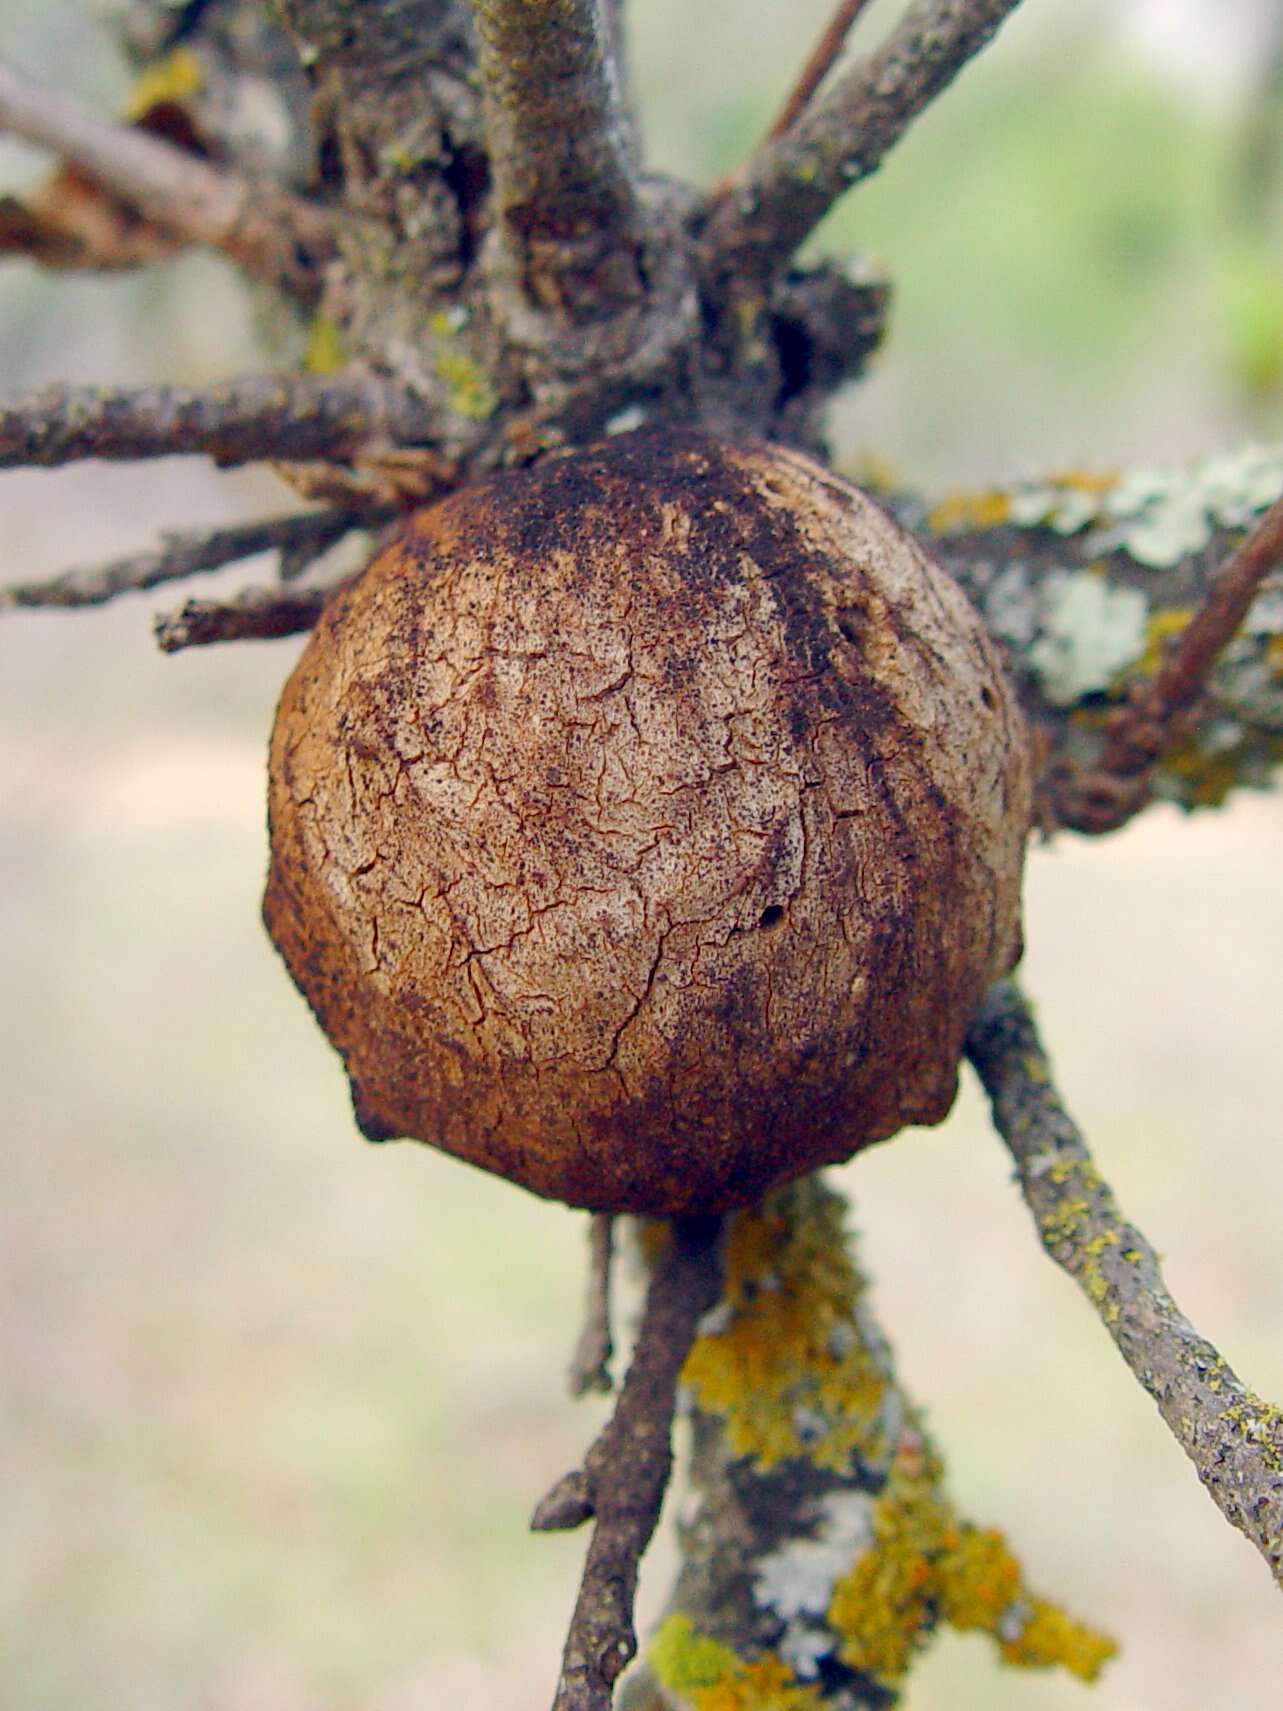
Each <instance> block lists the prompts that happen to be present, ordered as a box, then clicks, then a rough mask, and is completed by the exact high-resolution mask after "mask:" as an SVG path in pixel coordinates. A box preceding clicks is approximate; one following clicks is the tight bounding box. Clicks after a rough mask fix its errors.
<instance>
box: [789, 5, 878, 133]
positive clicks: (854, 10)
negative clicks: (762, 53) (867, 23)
mask: <svg viewBox="0 0 1283 1711" xmlns="http://www.w3.org/2000/svg"><path fill="white" fill-rule="evenodd" d="M868 3H869V0H839V4H838V7H837V10H836V11H835V12H834V14H833V16H832V17H831V18H830V19H829V21H828V24H827V25H826V27H825V29H824V32H823V34H822V35H821V36H820V39H819V41H818V42H816V44H815V46H814V48H812V50H811V55H810V58H809V59H808V60H807V62H806V64H805V65H804V66H803V67H802V69H801V71H800V72H799V73H798V75H797V78H796V80H795V82H794V84H793V87H792V89H790V90H789V92H788V95H787V96H786V97H785V99H784V104H783V105H782V106H781V108H780V110H779V112H778V113H777V114H776V115H775V119H774V122H773V123H772V125H771V128H770V129H769V130H768V131H767V133H766V141H767V142H768V143H773V142H775V141H776V140H777V139H778V138H780V137H782V136H784V135H785V133H786V132H788V131H791V130H792V128H793V126H794V125H795V124H796V122H797V121H798V119H800V118H801V116H802V114H803V113H804V112H805V111H806V109H807V107H809V106H810V104H811V97H812V96H813V95H814V94H815V92H816V90H817V89H818V88H819V87H820V85H821V83H823V82H824V79H825V78H826V77H827V76H828V75H829V73H830V72H831V71H832V69H833V67H834V66H835V65H836V64H837V61H838V58H839V56H840V54H841V52H842V49H843V48H844V47H845V46H846V38H847V37H848V36H849V35H850V33H851V30H852V29H853V27H854V25H855V22H856V19H857V18H858V17H859V16H860V13H861V12H863V11H864V9H865V7H866V6H867V5H868Z"/></svg>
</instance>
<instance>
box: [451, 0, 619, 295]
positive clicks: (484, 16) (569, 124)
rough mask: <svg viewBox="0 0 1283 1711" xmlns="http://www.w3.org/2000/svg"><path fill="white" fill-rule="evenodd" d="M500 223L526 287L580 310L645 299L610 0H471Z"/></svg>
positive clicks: (528, 290) (528, 291)
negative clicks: (606, 11) (602, 0)
mask: <svg viewBox="0 0 1283 1711" xmlns="http://www.w3.org/2000/svg"><path fill="white" fill-rule="evenodd" d="M471 3H472V11H473V16H474V17H475V19H476V24H477V63H478V67H479V69H480V73H481V80H482V90H483V93H484V98H485V112H486V128H487V132H488V136H489V148H490V168H491V173H492V175H493V183H494V196H495V207H496V211H497V214H498V218H499V222H500V226H501V230H502V232H503V234H504V238H505V241H506V243H507V247H508V249H509V251H510V253H511V254H512V255H513V257H514V258H515V261H516V266H517V272H518V275H519V278H520V281H521V285H522V287H523V289H524V291H525V293H526V295H527V296H528V297H529V298H530V299H531V300H532V301H534V302H535V303H536V304H538V305H540V306H541V307H543V308H545V309H551V310H554V311H557V312H563V313H565V314H567V315H569V316H570V317H571V318H579V317H581V316H586V317H589V318H591V317H592V316H593V315H596V314H599V313H601V312H602V311H603V310H608V309H611V308H617V307H619V306H620V305H621V304H626V303H630V302H633V301H635V300H637V299H638V298H639V297H640V296H641V295H642V281H641V278H640V275H639V272H638V260H639V255H638V252H639V246H640V244H641V235H642V230H641V216H640V208H639V203H638V198H637V187H636V184H635V182H634V178H633V169H632V163H631V159H630V149H629V142H628V134H629V133H628V127H627V124H626V114H625V112H624V108H623V103H622V99H621V95H620V90H619V86H618V82H617V80H616V78H615V77H614V75H613V73H612V70H611V64H610V60H609V54H608V48H609V39H610V32H609V30H608V28H607V26H606V21H605V19H604V17H603V14H602V10H601V5H600V4H599V0H543V3H541V4H540V5H537V6H532V5H531V4H530V3H529V0H471Z"/></svg>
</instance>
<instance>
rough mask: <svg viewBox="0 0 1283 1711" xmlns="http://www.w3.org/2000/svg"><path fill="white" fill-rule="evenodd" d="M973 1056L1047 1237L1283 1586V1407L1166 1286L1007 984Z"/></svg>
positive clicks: (992, 996) (983, 1015) (993, 995)
mask: <svg viewBox="0 0 1283 1711" xmlns="http://www.w3.org/2000/svg"><path fill="white" fill-rule="evenodd" d="M967 1053H968V1056H969V1057H970V1058H971V1061H972V1063H973V1064H974V1065H975V1067H976V1070H977V1072H978V1073H979V1076H980V1079H981V1081H982V1082H983V1083H984V1087H985V1091H986V1092H987V1093H988V1095H989V1098H990V1100H991V1101H992V1103H993V1114H994V1122H995V1124H996V1126H997V1129H998V1132H999V1134H1000V1135H1001V1136H1002V1138H1003V1140H1004V1141H1006V1143H1007V1146H1008V1147H1009V1148H1010V1150H1011V1154H1012V1157H1013V1158H1014V1159H1015V1161H1016V1169H1017V1172H1018V1176H1019V1182H1020V1188H1021V1192H1022V1193H1023V1194H1024V1197H1025V1199H1026V1201H1027V1202H1028V1204H1029V1207H1030V1210H1031V1211H1032V1212H1033V1215H1034V1219H1035V1221H1036V1223H1037V1225H1038V1232H1039V1235H1040V1236H1041V1237H1042V1242H1043V1246H1044V1247H1045V1248H1046V1249H1047V1252H1048V1253H1049V1254H1050V1255H1051V1257H1052V1258H1053V1259H1054V1260H1055V1261H1056V1263H1057V1264H1058V1265H1060V1266H1063V1267H1064V1269H1065V1270H1066V1271H1067V1272H1068V1273H1069V1274H1070V1276H1071V1277H1073V1278H1074V1279H1075V1281H1076V1282H1077V1283H1078V1284H1079V1285H1080V1287H1081V1288H1082V1289H1083V1291H1084V1293H1085V1294H1086V1296H1087V1298H1088V1300H1089V1301H1090V1302H1091V1303H1092V1305H1093V1307H1095V1309H1096V1311H1097V1313H1098V1314H1099V1315H1100V1317H1101V1320H1102V1321H1103V1323H1104V1325H1105V1328H1106V1330H1108V1332H1109V1334H1110V1336H1111V1337H1112V1338H1113V1339H1114V1341H1115V1343H1116V1344H1117V1345H1118V1350H1119V1353H1120V1354H1121V1355H1122V1357H1123V1359H1124V1360H1125V1361H1126V1362H1127V1365H1128V1366H1129V1367H1130V1368H1131V1370H1132V1372H1133V1373H1134V1375H1135V1376H1136V1378H1137V1379H1138V1380H1139V1381H1140V1383H1141V1384H1142V1385H1143V1386H1144V1388H1145V1389H1146V1390H1147V1391H1148V1392H1149V1394H1150V1396H1152V1397H1153V1399H1154V1401H1155V1402H1156V1403H1157V1405H1158V1411H1159V1413H1160V1414H1161V1415H1162V1417H1163V1419H1164V1421H1165V1422H1166V1423H1167V1426H1168V1428H1169V1429H1170V1431H1171V1432H1172V1435H1173V1436H1174V1437H1175V1439H1176V1441H1177V1442H1178V1443H1179V1444H1180V1446H1181V1448H1182V1449H1183V1450H1184V1451H1185V1453H1186V1455H1187V1456H1188V1457H1189V1458H1190V1460H1191V1461H1192V1462H1193V1463H1194V1466H1195V1469H1196V1470H1197V1472H1198V1476H1199V1478H1200V1479H1201V1480H1202V1482H1203V1484H1204V1485H1205V1486H1206V1487H1207V1490H1208V1493H1209V1495H1210V1496H1211V1498H1212V1500H1213V1502H1214V1503H1215V1504H1216V1506H1217V1507H1218V1508H1219V1509H1220V1511H1221V1513H1222V1514H1223V1515H1224V1516H1225V1518H1226V1520H1227V1521H1229V1522H1230V1523H1231V1525H1233V1526H1235V1527H1237V1528H1238V1529H1239V1531H1240V1532H1242V1533H1244V1534H1246V1536H1247V1537H1248V1538H1249V1539H1250V1540H1251V1542H1252V1543H1253V1544H1254V1545H1255V1546H1256V1548H1257V1550H1258V1551H1260V1553H1261V1555H1262V1556H1263V1557H1264V1558H1265V1560H1266V1562H1267V1563H1268V1564H1269V1566H1270V1570H1271V1572H1272V1573H1273V1575H1274V1578H1275V1579H1276V1580H1277V1581H1278V1582H1279V1583H1280V1585H1283V1412H1280V1410H1279V1409H1277V1408H1273V1407H1271V1406H1269V1405H1268V1404H1267V1403H1265V1402H1262V1401H1261V1399H1260V1397H1258V1396H1256V1395H1254V1394H1253V1392H1252V1391H1250V1390H1248V1389H1247V1388H1246V1387H1245V1386H1244V1384H1243V1383H1242V1382H1241V1380H1240V1379H1239V1378H1238V1377H1237V1376H1236V1375H1235V1374H1234V1372H1232V1371H1231V1369H1230V1367H1229V1366H1228V1364H1227V1363H1226V1361H1225V1360H1224V1358H1223V1357H1222V1356H1221V1355H1220V1354H1219V1353H1218V1352H1217V1350H1216V1349H1215V1348H1213V1346H1212V1345H1211V1343H1209V1342H1207V1341H1206V1340H1205V1339H1204V1338H1203V1337H1200V1336H1199V1335H1198V1333H1197V1332H1196V1331H1195V1330H1194V1328H1193V1326H1192V1325H1191V1324H1190V1323H1189V1321H1188V1320H1187V1319H1186V1318H1185V1316H1184V1314H1182V1313H1181V1311H1180V1309H1179V1308H1178V1307H1177V1305H1176V1303H1175V1302H1174V1301H1173V1300H1172V1298H1171V1296H1170V1295H1169V1294H1168V1291H1167V1286H1166V1284H1165V1283H1164V1281H1163V1276H1162V1272H1161V1271H1160V1269H1159V1264H1158V1256H1157V1255H1156V1254H1155V1252H1154V1250H1153V1248H1152V1247H1151V1246H1150V1244H1149V1243H1148V1242H1147V1241H1146V1240H1145V1238H1144V1236H1142V1235H1141V1234H1140V1232H1139V1231H1138V1230H1137V1229H1136V1228H1135V1226H1134V1225H1132V1224H1129V1223H1127V1222H1126V1221H1125V1219H1124V1218H1123V1215H1122V1213H1121V1212H1120V1210H1119V1208H1118V1205H1117V1203H1116V1201H1115V1199H1114V1196H1113V1192H1112V1191H1111V1189H1110V1188H1109V1186H1108V1184H1107V1183H1106V1182H1105V1181H1104V1180H1103V1178H1102V1177H1101V1175H1100V1173H1099V1171H1098V1170H1097V1168H1096V1166H1095V1164H1094V1162H1093V1160H1092V1157H1091V1154H1090V1153H1089V1152H1088V1150H1087V1147H1086V1145H1085V1144H1084V1142H1083V1139H1082V1136H1081V1135H1080V1133H1079V1131H1078V1129H1077V1128H1076V1126H1075V1125H1074V1123H1073V1121H1072V1119H1071V1118H1070V1117H1069V1115H1068V1113H1067V1112H1066V1111H1065V1108H1064V1106H1063V1105H1062V1104H1061V1102H1060V1097H1059V1095H1058V1094H1057V1092H1056V1089H1055V1086H1054V1085H1053V1083H1052V1080H1051V1068H1050V1065H1049V1064H1048V1061H1047V1056H1046V1053H1045V1052H1044V1050H1043V1046H1042V1042H1041V1041H1040V1040H1039V1038H1038V1033H1037V1030H1036V1028H1035V1026H1034V1022H1033V1017H1032V1015H1031V1013H1030V1010H1029V1007H1028V1005H1027V1004H1026V1003H1025V1001H1024V999H1023V998H1022V997H1021V995H1020V993H1019V991H1018V990H1017V988H1016V987H1015V986H1014V985H1013V984H1012V983H1011V982H1009V981H1003V982H1000V983H999V985H997V986H995V987H994V988H993V990H992V991H991V992H990V993H989V995H988V997H987V998H986V999H985V1002H984V1004H983V1005H982V1006H981V1009H980V1013H979V1014H978V1015H977V1017H976V1020H975V1022H974V1024H973V1026H972V1029H971V1033H970V1035H969V1036H968V1040H967Z"/></svg>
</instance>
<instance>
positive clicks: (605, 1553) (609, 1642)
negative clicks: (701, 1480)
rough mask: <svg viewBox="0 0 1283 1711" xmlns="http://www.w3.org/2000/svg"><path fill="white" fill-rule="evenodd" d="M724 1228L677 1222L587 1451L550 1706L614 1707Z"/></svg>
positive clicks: (559, 1710) (706, 1221) (594, 1710)
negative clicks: (581, 1542)
mask: <svg viewBox="0 0 1283 1711" xmlns="http://www.w3.org/2000/svg"><path fill="white" fill-rule="evenodd" d="M720 1232H721V1220H720V1219H717V1218H678V1219H675V1220H674V1221H673V1223H672V1225H671V1227H670V1232H669V1236H668V1245H667V1248H666V1250H665V1252H664V1253H663V1254H662V1255H661V1256H660V1258H659V1259H658V1261H657V1262H656V1265H655V1269H654V1271H653V1273H652V1276H651V1283H650V1289H649V1291H648V1294H647V1298H646V1311H645V1315H644V1317H643V1319H642V1324H641V1330H640V1331H639V1332H638V1334H637V1347H636V1349H635V1351H634V1353H633V1359H632V1365H631V1366H630V1367H629V1369H628V1376H627V1378H626V1379H625V1380H624V1384H623V1389H622V1390H621V1391H620V1393H619V1401H618V1403H617V1404H616V1407H615V1411H614V1414H613V1415H612V1416H611V1418H610V1421H609V1422H608V1424H607V1425H606V1427H605V1429H604V1430H603V1431H602V1433H601V1434H600V1436H599V1437H598V1438H597V1439H596V1441H595V1442H594V1443H593V1445H592V1447H591V1448H590V1450H589V1451H588V1455H587V1457H586V1458H585V1461H584V1466H583V1474H582V1499H583V1502H584V1504H586V1506H587V1512H588V1513H591V1515H592V1516H593V1518H594V1522H595V1525H594V1528H593V1536H592V1543H591V1544H590V1545H589V1547H588V1557H587V1561H586V1562H585V1564H584V1573H583V1580H582V1582H581V1585H580V1589H579V1597H578V1599H577V1600H576V1603H575V1610H574V1615H573V1616H572V1617H571V1621H570V1631H569V1633H568V1635H567V1637H566V1648H565V1652H564V1654H563V1657H562V1666H561V1677H560V1680H559V1682H558V1684H557V1694H556V1698H555V1700H554V1702H553V1711H610V1703H611V1694H612V1690H613V1686H614V1682H615V1680H616V1678H617V1677H618V1675H619V1674H620V1672H621V1671H622V1670H623V1669H624V1667H625V1666H626V1665H627V1664H628V1663H629V1662H630V1661H631V1659H632V1657H633V1654H634V1653H635V1651H636V1649H637V1637H636V1634H635V1633H634V1630H633V1598H634V1595H635V1592H636V1588H637V1569H638V1564H639V1563H640V1562H641V1558H642V1553H643V1552H644V1551H645V1549H646V1546H647V1545H648V1544H649V1543H650V1538H651V1534H652V1533H653V1532H654V1530H655V1523H656V1522H657V1521H658V1519H659V1511H660V1507H661V1505H662V1503H663V1501H664V1492H665V1491H666V1489H667V1487H668V1476H669V1471H670V1469H671V1467H672V1459H673V1457H672V1445H671V1441H670V1440H671V1433H672V1423H673V1410H674V1408H675V1406H676V1399H677V1379H678V1375H679V1374H680V1372H681V1370H682V1364H683V1362H684V1361H685V1359H686V1356H687V1354H688V1353H689V1351H690V1347H691V1344H692V1342H693V1341H694V1339H695V1332H696V1327H697V1326H698V1324H699V1321H700V1319H701V1318H702V1317H703V1315H704V1314H705V1313H706V1312H707V1311H708V1309H709V1308H710V1307H711V1306H712V1304H713V1302H714V1301H716V1299H717V1290H718V1283H719V1278H720V1265H719V1261H718V1238H719V1235H720ZM563 1483H564V1482H563ZM585 1518H586V1517H585ZM545 1524H546V1521H545ZM563 1524H564V1522H563Z"/></svg>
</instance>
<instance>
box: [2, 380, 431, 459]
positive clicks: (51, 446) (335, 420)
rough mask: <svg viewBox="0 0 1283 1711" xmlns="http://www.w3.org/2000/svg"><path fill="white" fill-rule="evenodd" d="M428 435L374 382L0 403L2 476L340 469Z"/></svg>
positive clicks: (270, 384)
mask: <svg viewBox="0 0 1283 1711" xmlns="http://www.w3.org/2000/svg"><path fill="white" fill-rule="evenodd" d="M430 433H431V420H430V417H429V414H428V412H427V410H426V409H425V407H424V406H423V404H422V403H421V402H420V401H419V400H418V399H417V398H416V397H415V396H414V394H413V393H411V392H410V391H409V390H408V389H407V388H406V387H404V386H398V385H396V384H395V383H394V382H391V381H382V380H378V379H376V378H374V377H373V376H371V375H351V376H348V375H334V376H330V377H326V378H320V377H318V376H315V375H300V374H264V375H250V376H247V377H245V378H242V379H237V380H228V381H224V382H222V383H221V384H220V385H217V386H210V387H203V388H202V387H196V388H191V387H181V386H154V387H132V386H131V387H119V388H110V387H91V386H81V387H75V386H49V387H42V388H40V389H39V390H37V391H33V392H21V393H17V394H14V395H11V396H10V397H8V398H4V397H0V469H13V468H18V467H28V468H31V467H39V468H43V469H48V468H51V467H52V466H54V465H56V464H64V463H75V462H76V461H78V460H79V459H81V458H104V459H111V460H113V461H119V460H129V459H134V458H152V457H174V456H179V455H182V454H184V453H187V454H191V453H197V454H204V455H205V456H207V457H212V458H213V460H214V462H215V463H218V464H223V465H230V464H239V463H255V462H258V461H260V460H261V459H265V458H272V459H276V460H287V459H306V458H332V459H343V458H349V457H352V456H354V455H355V454H357V453H358V452H360V451H361V450H363V449H365V448H367V447H380V446H389V445H405V444H413V443H414V442H416V441H420V440H423V439H426V438H427V437H428V436H429V435H430Z"/></svg>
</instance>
